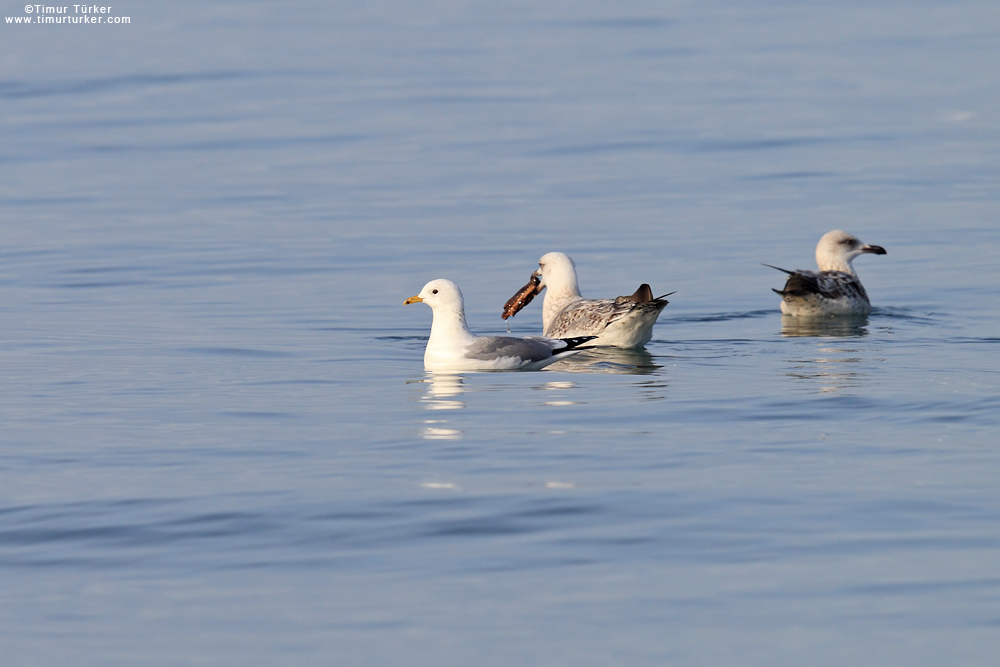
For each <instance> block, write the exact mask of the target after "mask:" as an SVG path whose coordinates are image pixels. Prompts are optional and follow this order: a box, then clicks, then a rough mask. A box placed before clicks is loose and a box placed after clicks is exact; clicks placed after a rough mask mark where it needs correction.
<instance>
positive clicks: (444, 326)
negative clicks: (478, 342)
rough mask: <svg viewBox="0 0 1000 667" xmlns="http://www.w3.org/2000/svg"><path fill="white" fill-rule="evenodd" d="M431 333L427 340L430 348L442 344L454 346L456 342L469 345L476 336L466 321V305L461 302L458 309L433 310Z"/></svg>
mask: <svg viewBox="0 0 1000 667" xmlns="http://www.w3.org/2000/svg"><path fill="white" fill-rule="evenodd" d="M433 313H434V317H433V320H432V321H431V335H430V338H429V339H428V340H427V346H428V348H431V347H437V346H439V345H441V346H447V347H453V346H454V344H455V343H456V342H458V343H464V344H466V345H468V344H469V343H471V342H472V341H473V340H475V338H476V337H475V336H473V335H472V332H471V331H469V325H468V324H466V323H465V307H464V305H462V304H459V307H458V308H457V309H453V308H437V309H434V311H433Z"/></svg>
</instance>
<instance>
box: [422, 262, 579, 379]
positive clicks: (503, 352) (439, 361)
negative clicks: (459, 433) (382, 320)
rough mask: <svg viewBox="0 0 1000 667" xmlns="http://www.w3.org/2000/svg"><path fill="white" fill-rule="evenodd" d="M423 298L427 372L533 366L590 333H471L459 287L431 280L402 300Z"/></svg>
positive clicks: (561, 354)
mask: <svg viewBox="0 0 1000 667" xmlns="http://www.w3.org/2000/svg"><path fill="white" fill-rule="evenodd" d="M418 302H423V303H426V304H427V305H428V306H430V307H431V312H432V317H433V319H432V321H431V335H430V338H429V339H428V340H427V349H426V350H424V368H426V369H427V370H429V371H507V370H526V371H527V370H538V369H539V368H543V367H545V366H548V365H549V364H551V363H553V362H555V361H558V360H559V359H562V358H563V357H566V356H569V355H571V354H575V353H576V352H579V351H580V350H579V349H577V348H578V347H579V346H580V345H582V344H584V343H586V342H587V341H589V340H591V339H592V337H587V336H581V337H573V338H568V337H567V338H565V339H555V338H546V337H542V336H533V337H529V338H516V337H514V336H476V335H474V334H473V333H472V332H471V331H469V327H468V325H467V324H466V323H465V301H464V299H463V298H462V290H460V289H459V288H458V285H456V284H455V283H453V282H452V281H450V280H445V279H443V278H441V279H438V280H432V281H430V282H429V283H427V284H426V285H424V288H423V289H422V290H420V294H417V295H416V296H411V297H410V298H409V299H407V300H406V301H404V302H403V303H404V304H411V303H418Z"/></svg>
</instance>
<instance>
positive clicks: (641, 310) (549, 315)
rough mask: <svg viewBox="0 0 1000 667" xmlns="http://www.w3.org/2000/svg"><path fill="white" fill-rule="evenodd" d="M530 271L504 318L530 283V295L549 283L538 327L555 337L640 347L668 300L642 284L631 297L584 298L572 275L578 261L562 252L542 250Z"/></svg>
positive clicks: (520, 301)
mask: <svg viewBox="0 0 1000 667" xmlns="http://www.w3.org/2000/svg"><path fill="white" fill-rule="evenodd" d="M531 276H532V281H533V282H530V283H528V284H527V285H525V286H524V287H523V288H521V290H520V291H519V292H518V293H517V294H515V295H514V296H513V297H512V298H511V301H509V302H508V305H507V307H505V309H504V315H503V317H504V319H506V318H507V317H509V316H510V315H512V314H513V313H516V312H517V310H519V309H520V308H521V307H523V306H524V305H525V304H527V303H528V301H530V300H531V296H532V293H531V289H532V285H534V292H533V294H538V293H539V292H541V291H542V290H543V289H546V288H547V291H546V292H545V302H544V303H543V304H542V327H543V333H544V334H545V335H546V336H550V337H553V338H566V337H572V336H596V338H595V339H594V340H593V341H591V343H590V344H591V345H606V346H611V347H621V348H627V349H635V348H640V347H642V346H644V345H645V344H646V343H648V342H649V341H650V339H652V337H653V325H654V324H655V323H656V318H658V317H659V316H660V311H662V310H663V309H664V308H665V307H666V305H667V303H669V302H668V301H667V300H666V299H665V298H664V297H666V296H670V295H669V294H664V295H663V296H661V297H653V291H652V290H651V289H650V287H649V285H647V284H645V283H643V284H642V285H640V286H639V289H637V290H636V291H635V293H634V294H631V295H629V296H620V297H617V298H615V299H584V298H583V296H581V294H580V287H579V284H578V283H577V279H576V265H575V264H574V263H573V260H572V259H570V257H569V255H566V254H565V253H561V252H550V253H548V254H546V255H543V256H542V258H541V259H540V260H538V270H537V271H535V272H534V273H532V274H531ZM671 294H672V292H671ZM512 310H513V313H512V312H510V311H512Z"/></svg>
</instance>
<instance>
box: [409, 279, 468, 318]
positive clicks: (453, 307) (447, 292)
mask: <svg viewBox="0 0 1000 667" xmlns="http://www.w3.org/2000/svg"><path fill="white" fill-rule="evenodd" d="M420 302H423V303H426V304H427V305H428V306H430V307H431V310H433V311H435V312H436V311H437V310H438V309H441V310H442V311H456V312H462V311H464V309H465V300H464V299H463V298H462V290H460V289H459V288H458V285H456V284H455V283H453V282H452V281H450V280H447V279H445V278H438V279H437V280H432V281H430V282H429V283H427V284H426V285H424V288H423V289H422V290H420V293H419V294H417V295H416V296H411V297H410V298H409V299H407V300H406V301H404V302H403V305H409V304H411V303H420Z"/></svg>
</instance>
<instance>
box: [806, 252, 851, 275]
mask: <svg viewBox="0 0 1000 667" xmlns="http://www.w3.org/2000/svg"><path fill="white" fill-rule="evenodd" d="M853 261H854V258H853V257H850V256H844V255H830V254H820V253H816V265H817V266H819V270H820V271H842V272H843V273H847V274H850V275H852V276H857V275H858V274H856V273H855V272H854V266H853V265H852V264H851V262H853Z"/></svg>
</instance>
